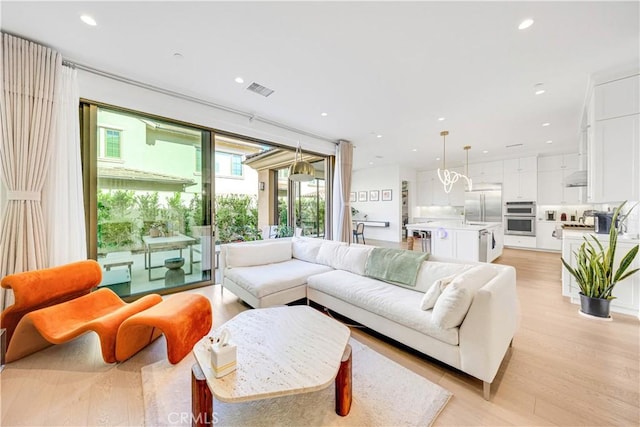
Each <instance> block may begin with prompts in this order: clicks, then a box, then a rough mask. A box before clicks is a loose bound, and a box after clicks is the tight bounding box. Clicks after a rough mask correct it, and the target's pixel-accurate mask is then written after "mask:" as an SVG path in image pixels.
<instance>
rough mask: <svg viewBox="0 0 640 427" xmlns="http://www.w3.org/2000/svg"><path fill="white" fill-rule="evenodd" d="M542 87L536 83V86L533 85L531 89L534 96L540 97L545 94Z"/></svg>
mask: <svg viewBox="0 0 640 427" xmlns="http://www.w3.org/2000/svg"><path fill="white" fill-rule="evenodd" d="M543 86H544V85H543V84H542V83H536V84H534V85H533V89H534V91H535V94H536V95H542V94H543V93H544V92H545V90H544V87H543Z"/></svg>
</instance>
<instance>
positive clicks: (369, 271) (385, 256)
mask: <svg viewBox="0 0 640 427" xmlns="http://www.w3.org/2000/svg"><path fill="white" fill-rule="evenodd" d="M428 255H429V254H426V253H423V252H414V251H406V250H402V249H390V248H373V250H372V251H371V254H370V255H369V258H368V259H367V265H366V266H365V271H364V274H365V276H368V277H371V278H373V279H378V280H383V281H385V282H389V283H393V284H395V285H403V286H412V287H413V286H415V285H416V278H417V277H418V270H420V265H422V261H424V260H425V259H427V256H428Z"/></svg>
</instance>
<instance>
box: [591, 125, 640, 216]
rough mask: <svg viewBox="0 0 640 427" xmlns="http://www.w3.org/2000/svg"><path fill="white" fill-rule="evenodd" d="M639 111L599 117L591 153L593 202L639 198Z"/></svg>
mask: <svg viewBox="0 0 640 427" xmlns="http://www.w3.org/2000/svg"><path fill="white" fill-rule="evenodd" d="M639 133H640V115H638V114H636V115H632V116H625V117H618V118H614V119H608V120H601V121H596V123H595V129H594V141H593V143H592V144H590V145H591V147H590V148H591V152H590V153H589V166H590V169H589V192H588V194H589V198H588V201H589V202H590V203H608V202H620V201H623V200H640V137H639Z"/></svg>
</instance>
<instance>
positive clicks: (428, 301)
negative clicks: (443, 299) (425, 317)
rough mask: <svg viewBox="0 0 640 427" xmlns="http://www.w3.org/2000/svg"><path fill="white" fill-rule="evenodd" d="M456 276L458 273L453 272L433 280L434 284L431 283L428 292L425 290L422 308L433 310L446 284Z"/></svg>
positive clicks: (421, 303)
mask: <svg viewBox="0 0 640 427" xmlns="http://www.w3.org/2000/svg"><path fill="white" fill-rule="evenodd" d="M455 277H456V275H455V274H453V275H451V276H448V277H443V278H442V279H438V280H436V281H435V282H433V285H431V287H430V288H429V289H427V292H425V294H424V296H423V297H422V301H421V302H420V308H421V309H422V310H431V309H432V308H433V306H434V305H436V301H437V300H438V297H439V296H440V294H442V291H443V290H444V288H445V286H447V285H448V284H449V283H451V282H452V281H453V279H455Z"/></svg>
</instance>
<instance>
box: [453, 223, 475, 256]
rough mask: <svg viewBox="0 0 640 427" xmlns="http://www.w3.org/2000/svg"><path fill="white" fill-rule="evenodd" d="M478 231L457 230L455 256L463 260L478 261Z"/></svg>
mask: <svg viewBox="0 0 640 427" xmlns="http://www.w3.org/2000/svg"><path fill="white" fill-rule="evenodd" d="M479 248H480V246H479V239H478V231H462V230H456V232H455V258H456V259H459V260H463V261H478V259H479V256H480V250H479Z"/></svg>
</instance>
